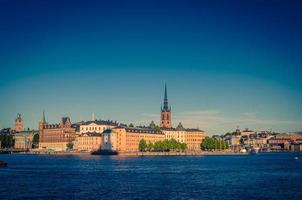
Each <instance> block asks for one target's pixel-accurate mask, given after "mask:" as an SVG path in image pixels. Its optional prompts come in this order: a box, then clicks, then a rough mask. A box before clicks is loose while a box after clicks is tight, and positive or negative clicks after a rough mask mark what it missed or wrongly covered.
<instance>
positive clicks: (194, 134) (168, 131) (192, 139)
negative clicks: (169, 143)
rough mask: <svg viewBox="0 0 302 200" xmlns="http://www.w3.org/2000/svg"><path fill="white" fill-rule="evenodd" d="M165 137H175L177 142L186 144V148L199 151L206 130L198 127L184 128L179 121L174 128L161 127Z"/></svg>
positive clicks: (168, 138)
mask: <svg viewBox="0 0 302 200" xmlns="http://www.w3.org/2000/svg"><path fill="white" fill-rule="evenodd" d="M161 130H162V132H163V133H164V134H165V139H167V140H171V139H175V140H176V141H178V142H181V143H185V144H187V149H188V150H191V151H199V150H200V144H201V143H202V141H203V139H204V138H205V136H206V132H204V131H202V130H199V129H185V128H184V127H183V125H182V124H181V123H179V124H178V126H177V127H176V128H162V129H161Z"/></svg>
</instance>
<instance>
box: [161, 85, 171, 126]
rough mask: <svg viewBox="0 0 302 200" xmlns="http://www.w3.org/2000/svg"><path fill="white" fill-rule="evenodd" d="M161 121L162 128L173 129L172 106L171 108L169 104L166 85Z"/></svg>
mask: <svg viewBox="0 0 302 200" xmlns="http://www.w3.org/2000/svg"><path fill="white" fill-rule="evenodd" d="M160 119H161V120H160V127H161V128H172V119H171V106H170V107H169V104H168V95H167V85H165V97H164V105H163V106H162V107H161V113H160Z"/></svg>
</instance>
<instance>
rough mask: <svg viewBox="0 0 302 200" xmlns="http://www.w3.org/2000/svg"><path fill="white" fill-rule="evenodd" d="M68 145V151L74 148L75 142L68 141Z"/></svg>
mask: <svg viewBox="0 0 302 200" xmlns="http://www.w3.org/2000/svg"><path fill="white" fill-rule="evenodd" d="M66 146H67V151H71V150H72V149H73V143H72V142H70V143H68V144H67V145H66Z"/></svg>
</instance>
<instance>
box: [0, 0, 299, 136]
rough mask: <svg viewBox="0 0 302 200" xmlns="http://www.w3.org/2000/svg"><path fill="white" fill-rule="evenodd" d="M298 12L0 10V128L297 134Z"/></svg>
mask: <svg viewBox="0 0 302 200" xmlns="http://www.w3.org/2000/svg"><path fill="white" fill-rule="evenodd" d="M301 10H302V1H299V0H296V1H295V0H288V1H285V0H280V1H279V0H266V1H263V0H253V1H252V0H241V1H236V0H225V1H222V0H221V1H215V0H214V1H213V0H211V1H187V0H186V1H175V0H173V1H163V0H160V1H141V0H137V1H132V0H130V1H87V0H86V1H71V0H70V1H61V0H60V1H59V0H54V1H46V0H41V1H36V0H33V1H30V0H28V1H23V0H19V1H16V0H1V1H0V75H1V76H0V95H1V96H0V97H1V98H0V128H4V127H11V126H13V124H14V119H15V117H16V116H17V113H21V114H22V115H23V118H24V121H25V127H30V128H37V124H38V121H39V119H40V118H41V116H42V112H43V110H45V113H46V117H47V120H48V122H50V123H58V122H59V120H60V118H61V117H62V116H70V117H71V120H72V121H73V122H76V121H80V120H90V119H91V113H92V112H95V115H96V117H97V118H102V119H112V120H117V121H120V122H124V123H130V122H132V123H134V124H135V125H145V124H149V122H150V121H151V120H154V121H155V122H157V123H159V117H160V116H159V112H160V106H161V104H162V102H163V95H164V84H165V82H166V83H167V85H168V98H169V103H170V105H171V106H172V118H173V124H174V125H177V124H178V122H179V121H182V122H183V125H184V126H185V127H187V128H188V127H191V128H196V127H198V128H200V129H203V130H206V131H208V132H209V133H210V134H215V133H225V132H227V131H230V130H234V129H235V128H236V126H237V125H238V126H239V127H240V128H246V127H248V128H250V129H254V130H273V131H301V130H302V107H301V102H302V98H301V97H302V84H301V72H302V69H301V67H302V39H301V36H302V12H301Z"/></svg>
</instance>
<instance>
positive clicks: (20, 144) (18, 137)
mask: <svg viewBox="0 0 302 200" xmlns="http://www.w3.org/2000/svg"><path fill="white" fill-rule="evenodd" d="M14 140H15V144H14V148H15V149H32V148H35V147H37V145H38V142H39V131H36V130H27V131H21V132H18V133H16V134H14Z"/></svg>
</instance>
